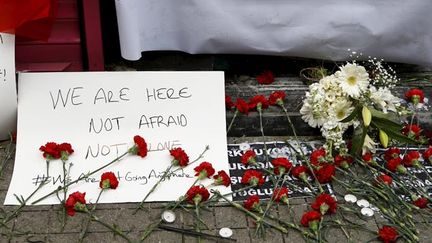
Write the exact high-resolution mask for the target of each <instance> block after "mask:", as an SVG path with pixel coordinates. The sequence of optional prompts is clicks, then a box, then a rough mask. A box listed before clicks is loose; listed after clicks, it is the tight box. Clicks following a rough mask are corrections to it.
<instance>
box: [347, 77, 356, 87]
mask: <svg viewBox="0 0 432 243" xmlns="http://www.w3.org/2000/svg"><path fill="white" fill-rule="evenodd" d="M347 81H348V84H349V85H351V86H354V85H356V84H357V78H356V77H354V76H350V77H349V78H348V80H347Z"/></svg>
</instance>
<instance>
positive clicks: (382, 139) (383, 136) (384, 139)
mask: <svg viewBox="0 0 432 243" xmlns="http://www.w3.org/2000/svg"><path fill="white" fill-rule="evenodd" d="M379 139H380V142H381V145H382V146H383V147H384V148H387V146H388V142H389V138H388V135H387V133H385V132H384V131H383V130H379Z"/></svg>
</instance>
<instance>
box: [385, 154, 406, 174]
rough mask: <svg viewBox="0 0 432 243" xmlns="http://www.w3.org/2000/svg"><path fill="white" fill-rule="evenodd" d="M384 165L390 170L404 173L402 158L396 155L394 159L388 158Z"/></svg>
mask: <svg viewBox="0 0 432 243" xmlns="http://www.w3.org/2000/svg"><path fill="white" fill-rule="evenodd" d="M386 167H387V169H388V170H389V171H391V172H396V171H398V172H399V173H405V172H406V168H405V167H404V166H403V165H402V159H401V158H399V157H397V158H395V159H391V160H388V161H387V163H386Z"/></svg>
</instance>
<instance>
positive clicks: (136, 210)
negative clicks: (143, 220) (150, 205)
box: [132, 161, 174, 214]
mask: <svg viewBox="0 0 432 243" xmlns="http://www.w3.org/2000/svg"><path fill="white" fill-rule="evenodd" d="M173 166H174V164H173V161H171V164H170V166H168V168H167V169H166V170H165V171H164V173H163V175H162V176H161V178H160V179H159V180H158V181H157V182H156V184H154V185H153V187H152V188H151V189H150V191H149V192H148V193H147V194H146V195H145V197H144V198H143V200H141V202H140V204H139V205H138V207H137V208H136V209H135V211H134V212H133V213H132V214H136V212H138V210H140V209H142V205H143V204H144V202H145V200H147V198H148V197H149V196H150V194H152V193H153V192H154V190H155V189H156V187H157V186H159V184H160V183H161V182H162V180H164V179H165V178H166V176H167V175H168V173H169V172H170V170H171V169H172V167H173Z"/></svg>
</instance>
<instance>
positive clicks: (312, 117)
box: [300, 99, 325, 127]
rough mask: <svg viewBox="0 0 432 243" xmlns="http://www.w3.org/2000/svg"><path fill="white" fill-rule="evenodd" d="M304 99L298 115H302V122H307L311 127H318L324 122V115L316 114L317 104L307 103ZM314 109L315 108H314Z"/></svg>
mask: <svg viewBox="0 0 432 243" xmlns="http://www.w3.org/2000/svg"><path fill="white" fill-rule="evenodd" d="M308 101H309V99H306V100H305V101H304V103H303V106H302V108H301V109H300V114H302V119H303V121H305V122H307V123H308V124H309V126H311V127H320V126H322V124H323V123H324V122H325V117H324V116H323V114H324V113H322V112H317V111H316V110H317V109H316V108H317V104H314V103H310V102H308ZM314 107H315V108H314Z"/></svg>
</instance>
